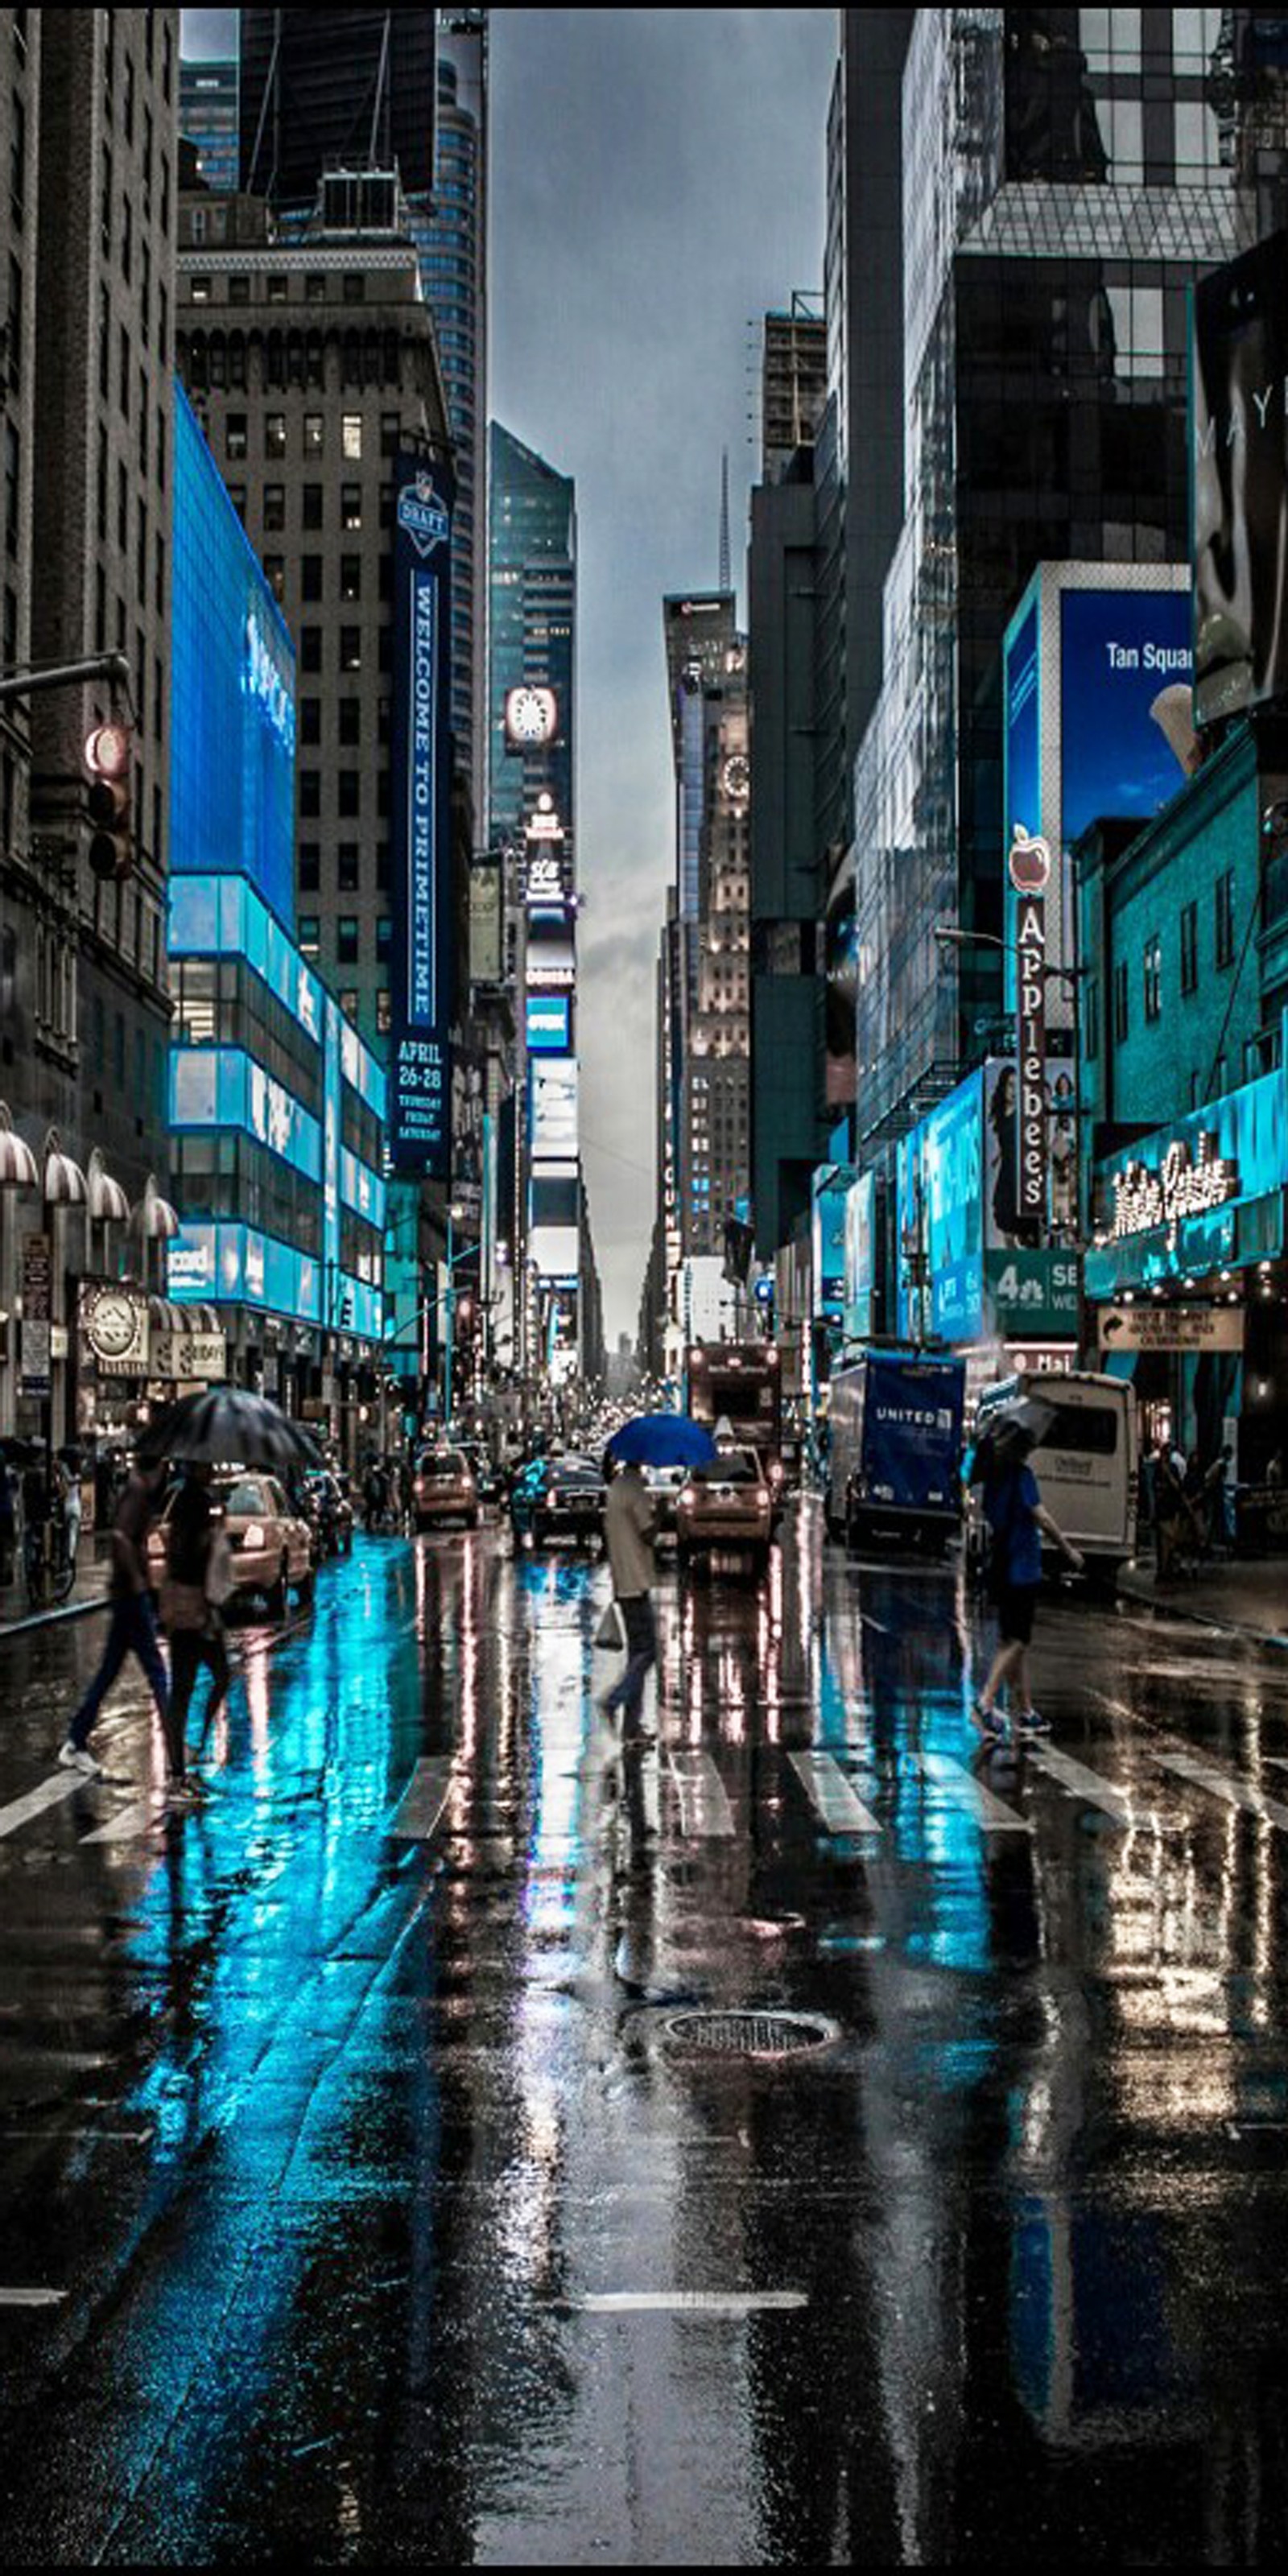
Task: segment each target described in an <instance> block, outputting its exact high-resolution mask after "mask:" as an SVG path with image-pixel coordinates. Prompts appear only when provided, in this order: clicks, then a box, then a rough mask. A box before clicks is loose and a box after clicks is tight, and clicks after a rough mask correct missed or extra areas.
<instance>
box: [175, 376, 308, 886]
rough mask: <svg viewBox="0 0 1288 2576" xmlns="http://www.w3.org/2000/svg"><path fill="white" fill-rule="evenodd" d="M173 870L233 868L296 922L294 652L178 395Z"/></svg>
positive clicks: (188, 406) (188, 409) (192, 416)
mask: <svg viewBox="0 0 1288 2576" xmlns="http://www.w3.org/2000/svg"><path fill="white" fill-rule="evenodd" d="M173 545H174V570H173V579H172V588H171V603H172V604H171V635H170V869H171V875H172V877H173V876H175V875H181V874H186V873H188V872H190V871H193V870H196V871H198V872H212V873H213V872H215V871H219V872H221V873H224V874H227V873H228V872H230V871H237V872H238V873H240V874H241V875H242V876H244V877H246V878H248V879H249V881H250V883H251V884H252V885H253V886H255V887H257V888H258V890H259V892H260V894H261V895H262V896H263V898H264V901H265V902H266V903H267V904H268V905H269V906H270V907H271V909H272V910H273V912H274V913H276V915H277V918H278V920H279V921H281V922H284V923H285V925H286V927H287V928H288V929H291V928H293V926H294V921H295V651H294V647H293V645H292V643H291V638H290V634H289V632H288V630H287V627H286V624H285V621H284V620H283V618H282V615H281V612H280V610H279V609H278V606H277V603H276V601H275V600H274V598H273V594H272V592H271V590H270V589H269V587H268V583H267V582H266V581H265V579H264V575H263V573H262V571H261V569H260V566H259V562H258V560H257V558H256V555H255V552H254V549H253V548H252V546H251V545H250V543H249V540H248V538H247V536H246V532H245V530H244V528H243V527H242V523H241V521H240V519H239V518H238V516H237V513H236V511H235V509H234V508H233V505H232V502H231V501H230V499H229V497H228V494H227V492H226V490H225V488H224V484H223V480H222V477H221V475H220V473H219V469H218V466H217V465H216V464H215V461H214V458H213V457H212V455H211V453H210V450H209V448H208V447H207V445H206V441H205V439H204V437H203V435H202V432H201V428H200V425H199V423H198V421H197V417H196V414H195V413H194V411H193V410H192V407H191V404H190V403H189V402H188V399H187V397H186V395H185V394H184V392H183V389H182V387H181V386H178V385H176V387H175V407H174V539H173Z"/></svg>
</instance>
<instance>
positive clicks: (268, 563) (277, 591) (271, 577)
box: [262, 555, 286, 608]
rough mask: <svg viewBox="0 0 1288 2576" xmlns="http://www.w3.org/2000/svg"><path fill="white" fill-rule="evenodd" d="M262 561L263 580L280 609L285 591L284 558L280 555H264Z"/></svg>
mask: <svg viewBox="0 0 1288 2576" xmlns="http://www.w3.org/2000/svg"><path fill="white" fill-rule="evenodd" d="M262 560H263V565H264V579H265V581H266V582H267V583H268V586H269V589H270V590H271V592H272V594H273V597H274V599H275V600H276V601H277V604H278V607H279V608H280V607H281V604H282V600H283V597H284V595H285V591H286V560H285V557H284V556H282V555H265V556H264V557H263V558H262Z"/></svg>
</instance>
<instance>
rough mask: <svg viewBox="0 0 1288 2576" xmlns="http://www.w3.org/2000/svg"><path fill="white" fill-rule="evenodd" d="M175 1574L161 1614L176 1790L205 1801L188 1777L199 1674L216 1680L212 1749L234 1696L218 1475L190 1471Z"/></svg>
mask: <svg viewBox="0 0 1288 2576" xmlns="http://www.w3.org/2000/svg"><path fill="white" fill-rule="evenodd" d="M166 1534H167V1539H168V1548H167V1573H166V1581H165V1585H164V1588H163V1590H162V1595H161V1616H162V1620H163V1623H164V1625H165V1628H166V1631H167V1634H168V1636H169V1639H170V1706H169V1712H168V1715H167V1717H166V1726H165V1739H166V1754H167V1758H168V1762H169V1772H170V1777H169V1789H170V1795H171V1796H172V1797H174V1798H189V1797H199V1796H201V1795H202V1794H203V1793H202V1790H201V1787H200V1785H199V1784H198V1782H196V1781H195V1780H191V1779H190V1778H189V1776H188V1758H187V1757H188V1746H187V1720H188V1708H189V1703H190V1702H191V1699H192V1694H193V1690H194V1689H195V1687H196V1680H197V1675H198V1673H199V1672H200V1670H201V1667H202V1665H203V1664H205V1666H206V1668H207V1670H208V1672H209V1674H210V1680H211V1691H210V1698H209V1700H208V1702H207V1704H206V1716H205V1723H204V1725H203V1727H202V1742H203V1744H204V1742H205V1740H206V1737H207V1735H208V1734H209V1732H210V1727H211V1723H212V1720H213V1719H214V1718H215V1717H216V1716H217V1715H218V1713H219V1710H220V1709H221V1708H222V1707H223V1704H224V1701H225V1700H226V1699H227V1697H228V1678H229V1676H228V1650H227V1647H226V1646H225V1643H224V1623H223V1619H222V1616H221V1613H220V1607H219V1603H220V1599H221V1598H222V1584H221V1580H220V1556H221V1553H222V1550H223V1548H224V1546H225V1545H226V1541H225V1540H224V1539H223V1536H222V1533H221V1531H220V1528H219V1524H218V1521H217V1520H216V1517H215V1514H214V1512H213V1511H212V1510H211V1505H210V1469H209V1468H208V1467H190V1468H189V1469H188V1472H187V1475H186V1476H185V1478H184V1481H183V1484H182V1486H181V1487H180V1489H179V1493H178V1496H177V1497H176V1500H175V1504H174V1508H173V1510H172V1512H171V1514H170V1520H169V1525H168V1529H167V1533H166Z"/></svg>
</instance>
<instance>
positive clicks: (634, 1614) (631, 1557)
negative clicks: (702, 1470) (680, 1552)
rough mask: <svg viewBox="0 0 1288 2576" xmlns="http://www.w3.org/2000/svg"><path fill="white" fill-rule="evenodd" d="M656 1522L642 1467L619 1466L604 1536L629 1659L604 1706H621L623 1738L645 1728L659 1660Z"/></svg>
mask: <svg viewBox="0 0 1288 2576" xmlns="http://www.w3.org/2000/svg"><path fill="white" fill-rule="evenodd" d="M655 1526H656V1522H655V1514H654V1509H653V1497H652V1495H651V1494H650V1492H649V1489H648V1486H647V1485H646V1484H645V1482H644V1477H643V1473H642V1471H641V1469H640V1468H638V1467H637V1466H634V1465H633V1464H632V1465H628V1466H623V1467H619V1468H618V1469H617V1472H616V1474H615V1475H614V1476H613V1477H612V1481H611V1483H610V1485H609V1488H608V1496H607V1500H606V1502H605V1505H604V1538H605V1542H606V1544H607V1547H608V1562H609V1566H610V1568H611V1570H612V1577H613V1598H614V1600H615V1601H616V1603H617V1606H618V1608H619V1610H620V1611H621V1614H622V1619H623V1622H624V1625H625V1628H626V1664H625V1669H624V1670H623V1672H622V1674H621V1677H620V1679H619V1680H618V1681H617V1682H616V1683H615V1684H614V1686H613V1688H612V1689H611V1690H609V1691H605V1693H604V1695H603V1697H602V1698H601V1700H600V1702H599V1708H600V1713H601V1715H602V1716H604V1717H606V1718H609V1719H611V1718H613V1717H615V1716H616V1714H617V1711H618V1710H619V1709H620V1710H621V1713H622V1740H623V1743H625V1742H627V1741H629V1739H630V1738H631V1737H632V1736H638V1735H639V1733H640V1711H641V1709H642V1707H643V1705H644V1684H645V1681H646V1680H647V1677H648V1673H649V1670H650V1667H651V1666H652V1665H653V1664H655V1663H656V1662H657V1630H656V1627H655V1625H654V1619H653V1601H652V1593H653V1587H654V1585H655V1583H656V1582H657V1561H656V1558H655V1556H654V1554H653V1538H654V1531H655Z"/></svg>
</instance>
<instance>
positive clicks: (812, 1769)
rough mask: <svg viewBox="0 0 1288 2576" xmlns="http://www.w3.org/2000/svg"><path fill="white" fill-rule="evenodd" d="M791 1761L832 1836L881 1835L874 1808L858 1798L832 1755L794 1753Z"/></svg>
mask: <svg viewBox="0 0 1288 2576" xmlns="http://www.w3.org/2000/svg"><path fill="white" fill-rule="evenodd" d="M788 1759H789V1761H790V1763H791V1766H792V1769H793V1771H794V1772H795V1774H796V1777H797V1779H798V1780H799V1781H800V1783H801V1786H802V1788H803V1789H804V1791H805V1794H806V1796H807V1798H808V1799H809V1801H810V1804H811V1806H813V1807H815V1808H816V1809H817V1811H818V1814H819V1815H820V1816H821V1818H822V1820H823V1823H824V1824H825V1825H826V1827H827V1830H828V1832H829V1834H879V1833H880V1831H881V1827H880V1825H879V1824H878V1823H877V1820H876V1817H875V1816H874V1815H873V1813H872V1810H871V1808H870V1807H865V1806H864V1804H863V1801H862V1799H861V1798H859V1797H856V1795H855V1792H854V1790H853V1789H852V1788H851V1786H850V1783H849V1781H848V1780H847V1779H846V1776H845V1773H844V1772H843V1771H842V1769H841V1766H840V1764H839V1762H835V1761H834V1760H833V1758H832V1755H831V1754H830V1753H792V1754H790V1755H789V1756H788Z"/></svg>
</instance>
